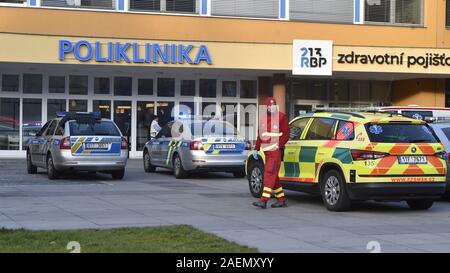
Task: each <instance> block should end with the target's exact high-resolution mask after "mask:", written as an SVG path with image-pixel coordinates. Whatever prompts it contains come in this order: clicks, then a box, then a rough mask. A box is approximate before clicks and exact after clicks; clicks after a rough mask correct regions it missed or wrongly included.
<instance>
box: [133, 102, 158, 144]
mask: <svg viewBox="0 0 450 273" xmlns="http://www.w3.org/2000/svg"><path fill="white" fill-rule="evenodd" d="M136 113H137V115H136V117H137V123H136V125H137V128H136V133H137V134H136V149H137V150H138V151H142V150H143V149H144V145H145V143H146V142H147V141H148V140H149V139H150V125H151V124H152V121H153V119H154V118H155V102H153V101H138V102H137V109H136Z"/></svg>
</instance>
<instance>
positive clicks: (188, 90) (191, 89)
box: [180, 80, 195, 97]
mask: <svg viewBox="0 0 450 273" xmlns="http://www.w3.org/2000/svg"><path fill="white" fill-rule="evenodd" d="M180 88H181V96H186V97H193V96H195V81H194V80H181V86H180Z"/></svg>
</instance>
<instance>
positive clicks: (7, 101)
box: [0, 98, 20, 150]
mask: <svg viewBox="0 0 450 273" xmlns="http://www.w3.org/2000/svg"><path fill="white" fill-rule="evenodd" d="M19 103H20V100H19V99H12V98H0V150H19V129H20V127H19V126H20V120H19V109H20V108H19Z"/></svg>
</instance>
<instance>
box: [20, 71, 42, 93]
mask: <svg viewBox="0 0 450 273" xmlns="http://www.w3.org/2000/svg"><path fill="white" fill-rule="evenodd" d="M23 93H28V94H41V93H42V75H41V74H23Z"/></svg>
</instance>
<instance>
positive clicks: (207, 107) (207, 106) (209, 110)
mask: <svg viewBox="0 0 450 273" xmlns="http://www.w3.org/2000/svg"><path fill="white" fill-rule="evenodd" d="M201 114H202V116H204V117H207V118H209V117H215V116H216V114H217V105H216V103H215V102H203V103H202V113H201Z"/></svg>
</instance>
